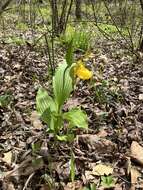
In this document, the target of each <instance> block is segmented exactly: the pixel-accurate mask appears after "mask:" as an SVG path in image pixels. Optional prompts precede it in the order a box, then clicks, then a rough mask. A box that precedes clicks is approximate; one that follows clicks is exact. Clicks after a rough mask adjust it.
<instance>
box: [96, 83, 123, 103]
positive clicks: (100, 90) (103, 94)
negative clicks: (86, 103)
mask: <svg viewBox="0 0 143 190" xmlns="http://www.w3.org/2000/svg"><path fill="white" fill-rule="evenodd" d="M94 92H95V100H96V101H97V102H98V103H101V104H106V103H109V104H110V103H112V102H113V101H117V102H118V101H119V100H120V99H121V98H122V97H121V94H120V92H119V88H117V86H116V84H115V83H113V82H109V81H107V80H102V81H101V82H100V83H98V84H96V83H95V86H94Z"/></svg>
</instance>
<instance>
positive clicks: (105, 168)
mask: <svg viewBox="0 0 143 190" xmlns="http://www.w3.org/2000/svg"><path fill="white" fill-rule="evenodd" d="M112 173H113V168H112V167H111V166H109V165H106V164H102V163H101V164H97V165H96V166H95V167H94V168H93V175H96V176H102V175H110V174H112Z"/></svg>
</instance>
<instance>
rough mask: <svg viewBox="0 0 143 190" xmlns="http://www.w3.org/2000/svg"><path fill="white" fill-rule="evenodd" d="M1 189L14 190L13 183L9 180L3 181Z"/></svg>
mask: <svg viewBox="0 0 143 190" xmlns="http://www.w3.org/2000/svg"><path fill="white" fill-rule="evenodd" d="M3 190H15V187H14V184H13V183H11V182H7V183H6V182H4V183H3Z"/></svg>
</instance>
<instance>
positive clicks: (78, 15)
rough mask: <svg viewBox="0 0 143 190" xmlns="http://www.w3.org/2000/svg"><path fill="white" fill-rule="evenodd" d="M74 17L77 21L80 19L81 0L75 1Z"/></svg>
mask: <svg viewBox="0 0 143 190" xmlns="http://www.w3.org/2000/svg"><path fill="white" fill-rule="evenodd" d="M75 7H76V8H75V16H76V19H77V20H80V19H81V0H75Z"/></svg>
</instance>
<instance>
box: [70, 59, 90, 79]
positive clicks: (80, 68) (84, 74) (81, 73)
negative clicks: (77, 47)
mask: <svg viewBox="0 0 143 190" xmlns="http://www.w3.org/2000/svg"><path fill="white" fill-rule="evenodd" d="M74 73H75V75H76V76H77V77H79V78H80V79H82V80H89V79H90V78H91V77H92V76H93V73H92V71H89V70H88V69H87V68H86V67H85V66H84V64H83V62H82V61H81V60H79V61H78V62H77V64H76V66H75V68H74Z"/></svg>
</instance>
